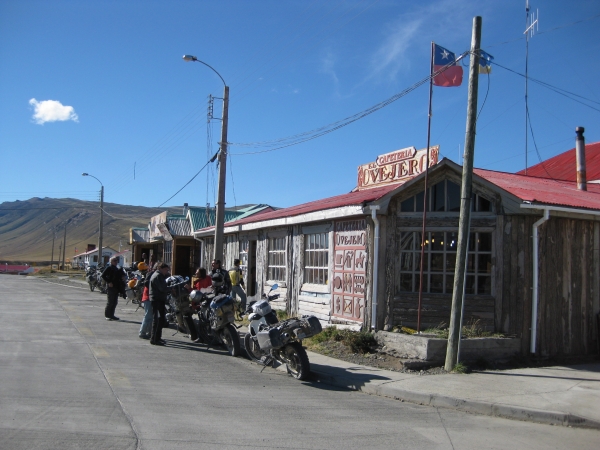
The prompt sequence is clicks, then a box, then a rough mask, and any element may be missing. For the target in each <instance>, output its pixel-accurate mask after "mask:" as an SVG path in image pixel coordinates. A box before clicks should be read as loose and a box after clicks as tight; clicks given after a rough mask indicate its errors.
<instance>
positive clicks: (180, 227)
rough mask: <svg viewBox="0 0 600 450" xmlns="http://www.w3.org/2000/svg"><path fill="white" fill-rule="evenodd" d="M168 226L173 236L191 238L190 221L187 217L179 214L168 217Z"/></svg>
mask: <svg viewBox="0 0 600 450" xmlns="http://www.w3.org/2000/svg"><path fill="white" fill-rule="evenodd" d="M167 226H168V227H169V231H170V232H171V235H173V236H191V235H192V229H191V227H190V221H189V220H188V219H187V218H186V216H184V215H181V214H177V215H169V216H167Z"/></svg>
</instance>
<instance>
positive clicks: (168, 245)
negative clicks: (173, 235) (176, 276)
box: [163, 241, 173, 266]
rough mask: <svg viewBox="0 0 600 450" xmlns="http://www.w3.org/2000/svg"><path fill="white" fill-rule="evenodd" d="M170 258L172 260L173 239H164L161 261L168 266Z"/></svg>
mask: <svg viewBox="0 0 600 450" xmlns="http://www.w3.org/2000/svg"><path fill="white" fill-rule="evenodd" d="M172 260H173V241H165V245H164V247H163V262H164V263H165V264H168V265H169V266H170V265H171V262H172Z"/></svg>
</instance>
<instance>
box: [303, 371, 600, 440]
mask: <svg viewBox="0 0 600 450" xmlns="http://www.w3.org/2000/svg"><path fill="white" fill-rule="evenodd" d="M312 373H313V374H314V375H315V376H316V381H317V382H321V383H324V384H329V385H332V386H337V387H344V388H347V389H351V390H354V391H359V392H363V393H365V394H369V395H377V396H379V397H387V398H391V399H394V400H400V401H402V402H408V403H413V404H417V405H423V406H432V407H436V408H447V409H454V410H457V411H464V412H469V413H474V414H480V415H484V416H496V417H503V418H505V419H513V420H521V421H526V422H535V423H542V424H547V425H562V426H566V427H577V428H591V429H596V430H600V421H597V420H592V419H587V418H585V417H581V416H578V415H575V414H571V413H564V412H558V411H545V410H540V409H533V408H525V407H521V406H511V405H506V404H501V403H493V402H482V401H478V400H466V399H459V398H455V397H449V396H445V395H438V394H427V393H424V392H416V391H408V390H405V389H400V388H397V387H393V386H389V385H388V383H384V384H380V385H357V384H356V383H355V382H354V380H353V379H352V377H348V378H345V377H335V376H333V375H331V374H329V373H327V372H320V371H317V370H312Z"/></svg>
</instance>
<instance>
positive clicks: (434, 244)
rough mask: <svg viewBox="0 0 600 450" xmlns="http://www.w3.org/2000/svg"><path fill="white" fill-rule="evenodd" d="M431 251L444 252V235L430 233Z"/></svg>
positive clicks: (441, 233)
mask: <svg viewBox="0 0 600 450" xmlns="http://www.w3.org/2000/svg"><path fill="white" fill-rule="evenodd" d="M430 236H431V250H433V251H441V250H444V245H443V242H444V233H443V232H439V231H438V232H436V233H431V234H430Z"/></svg>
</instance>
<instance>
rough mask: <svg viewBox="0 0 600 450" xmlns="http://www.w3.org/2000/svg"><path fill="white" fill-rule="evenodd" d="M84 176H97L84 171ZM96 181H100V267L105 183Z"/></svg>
mask: <svg viewBox="0 0 600 450" xmlns="http://www.w3.org/2000/svg"><path fill="white" fill-rule="evenodd" d="M81 175H82V176H84V177H92V178H96V177H95V176H94V175H90V174H89V173H85V172H84V173H82V174H81ZM96 181H97V182H98V183H100V234H99V236H98V267H100V261H101V260H102V225H103V220H102V216H103V212H104V185H103V184H102V181H100V180H99V179H98V178H96Z"/></svg>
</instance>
